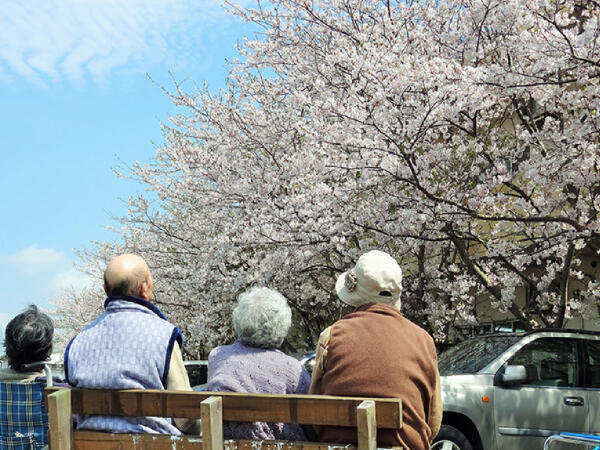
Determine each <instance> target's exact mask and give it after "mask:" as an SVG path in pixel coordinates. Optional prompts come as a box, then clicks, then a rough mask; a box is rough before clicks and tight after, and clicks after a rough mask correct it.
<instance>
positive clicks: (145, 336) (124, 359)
mask: <svg viewBox="0 0 600 450" xmlns="http://www.w3.org/2000/svg"><path fill="white" fill-rule="evenodd" d="M153 288H154V282H153V280H152V276H151V274H150V269H149V268H148V265H147V264H146V262H145V261H144V260H143V259H142V258H141V257H140V256H138V255H133V254H125V255H120V256H117V257H116V258H114V259H113V260H112V261H111V262H110V263H109V264H108V266H107V267H106V271H105V272H104V291H105V292H106V295H107V296H108V298H107V299H106V300H105V302H104V313H102V314H101V315H100V316H99V317H98V318H97V319H96V320H94V321H93V322H92V323H91V324H90V325H88V326H87V327H86V328H84V329H83V330H82V331H81V333H79V334H78V335H77V336H75V337H74V338H73V339H72V340H71V342H70V343H69V344H68V346H67V348H66V350H65V359H64V361H65V376H66V378H67V382H68V383H69V384H70V385H71V386H75V387H82V388H92V389H169V390H181V391H191V390H192V388H191V386H190V382H189V379H188V375H187V372H186V370H185V366H184V364H183V356H182V345H183V336H182V334H181V331H179V329H178V328H177V327H176V326H175V325H173V324H171V323H169V322H168V321H167V319H166V317H165V316H164V315H163V313H162V312H161V311H160V310H159V309H158V308H157V307H156V305H154V304H153V303H152V302H151V300H152V292H153ZM79 419H80V420H79V421H78V423H77V428H81V429H91V430H103V431H112V432H114V433H159V434H174V435H178V434H180V431H179V430H181V431H184V432H187V433H193V434H198V433H199V432H200V421H199V420H196V419H173V420H172V419H169V418H163V417H105V416H87V415H86V416H80V418H79Z"/></svg>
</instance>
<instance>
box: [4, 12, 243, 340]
mask: <svg viewBox="0 0 600 450" xmlns="http://www.w3.org/2000/svg"><path fill="white" fill-rule="evenodd" d="M250 2H251V1H250V0H243V1H237V2H236V3H238V4H239V3H242V4H243V3H250ZM0 30H1V31H0V102H1V108H0V131H1V135H2V139H1V141H0V169H1V173H2V176H0V192H1V195H2V203H1V205H2V214H1V216H0V217H1V220H0V286H2V289H1V290H0V330H3V328H4V325H5V323H6V322H7V321H8V320H10V318H11V317H12V316H14V315H15V314H16V313H18V312H19V311H20V310H22V309H23V308H24V307H25V306H26V305H27V304H28V303H35V304H38V305H40V306H42V307H46V308H50V307H51V305H50V303H49V300H50V299H51V298H53V297H54V296H56V295H57V294H58V293H59V292H60V291H61V290H62V289H64V288H67V287H69V286H75V287H77V286H81V285H82V284H84V283H87V282H89V281H88V280H86V279H85V277H83V276H82V274H80V273H78V272H77V271H76V270H75V268H74V266H73V263H74V262H77V257H76V254H75V252H74V250H75V249H81V248H83V247H86V246H88V245H89V244H90V243H91V242H92V241H97V240H99V241H102V240H112V239H114V235H113V234H112V233H111V232H109V231H108V230H106V228H105V227H106V226H109V225H116V222H115V221H114V220H113V217H116V216H121V215H124V214H125V212H126V205H125V202H126V200H127V198H128V197H129V196H130V195H132V194H134V193H135V192H137V191H138V190H139V187H138V186H137V185H136V184H135V183H134V182H132V181H126V180H122V179H118V178H116V177H115V176H114V175H113V173H112V170H113V169H114V168H115V167H118V166H119V165H121V164H122V163H121V161H122V162H123V163H125V164H128V163H132V162H135V161H148V160H150V158H152V156H153V154H154V151H155V150H154V143H157V144H160V143H161V142H162V137H161V131H160V123H161V122H166V121H167V119H168V116H169V114H172V113H174V112H175V109H174V107H173V106H172V105H171V103H170V102H169V99H168V98H167V96H166V95H165V94H164V92H162V91H161V89H160V88H159V87H158V86H157V85H156V84H154V83H152V82H151V81H150V80H149V79H148V78H147V76H146V74H147V73H148V74H150V76H151V77H152V78H153V79H154V80H155V81H156V82H157V83H159V84H162V85H165V86H167V87H169V86H172V85H171V84H170V83H171V81H170V80H171V78H170V75H169V71H171V72H172V73H173V76H174V77H175V78H176V79H178V80H185V79H187V78H191V80H188V81H186V82H185V84H184V86H187V87H188V88H189V89H192V87H193V83H194V82H195V83H197V84H201V83H202V82H203V81H206V82H207V83H208V85H209V88H210V89H213V90H216V89H219V88H221V87H222V86H223V84H224V83H223V81H224V79H225V77H226V74H227V68H226V63H225V59H226V58H227V59H232V58H234V57H235V56H236V54H237V52H236V50H235V44H236V42H239V41H241V39H242V38H243V36H252V29H251V27H250V26H248V25H246V24H243V23H241V22H240V21H239V20H238V19H236V18H233V17H232V16H230V15H227V14H226V13H225V12H224V10H223V8H222V7H221V0H45V1H44V2H31V1H27V0H17V1H11V2H4V3H3V5H2V8H0ZM2 335H3V331H2Z"/></svg>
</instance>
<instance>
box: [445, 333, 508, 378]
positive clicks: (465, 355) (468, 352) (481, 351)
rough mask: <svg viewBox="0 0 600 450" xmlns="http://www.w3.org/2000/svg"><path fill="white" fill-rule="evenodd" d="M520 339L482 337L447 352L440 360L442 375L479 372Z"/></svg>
mask: <svg viewBox="0 0 600 450" xmlns="http://www.w3.org/2000/svg"><path fill="white" fill-rule="evenodd" d="M519 339H520V337H519V336H515V335H505V336H482V337H478V338H474V339H469V340H467V341H464V342H461V343H460V344H458V345H456V346H454V347H452V348H450V349H448V350H446V351H445V352H444V353H442V354H441V355H440V356H439V358H438V367H439V371H440V375H442V376H443V375H462V374H473V373H477V372H479V371H480V370H481V369H483V368H484V367H485V366H487V365H488V364H489V363H491V362H492V361H493V360H494V359H496V358H497V357H498V356H499V355H500V354H501V353H502V352H504V351H505V350H506V349H508V348H509V347H510V346H511V345H513V344H514V343H515V342H517V341H518V340H519Z"/></svg>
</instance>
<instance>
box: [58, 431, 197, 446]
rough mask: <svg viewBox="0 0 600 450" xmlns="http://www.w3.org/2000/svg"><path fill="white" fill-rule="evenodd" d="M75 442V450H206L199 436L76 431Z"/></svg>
mask: <svg viewBox="0 0 600 450" xmlns="http://www.w3.org/2000/svg"><path fill="white" fill-rule="evenodd" d="M73 440H74V447H73V448H74V450H165V449H169V450H204V443H203V442H202V439H201V438H200V437H199V436H170V435H166V434H113V433H103V432H98V431H75V432H74V433H73ZM52 450H54V449H52Z"/></svg>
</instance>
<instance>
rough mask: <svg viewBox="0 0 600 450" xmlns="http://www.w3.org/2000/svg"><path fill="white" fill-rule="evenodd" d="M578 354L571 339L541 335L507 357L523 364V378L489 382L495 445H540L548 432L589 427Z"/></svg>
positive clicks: (517, 449) (515, 448) (527, 448)
mask: <svg viewBox="0 0 600 450" xmlns="http://www.w3.org/2000/svg"><path fill="white" fill-rule="evenodd" d="M578 355H579V351H578V345H577V340H576V339H569V338H559V337H540V338H539V339H535V340H533V341H531V342H530V343H528V344H527V345H525V346H524V347H523V348H522V349H520V350H519V351H518V352H517V353H515V355H514V356H513V357H512V358H510V359H509V360H508V362H507V364H508V365H522V366H525V369H526V372H527V380H526V381H525V382H524V383H523V384H521V385H518V386H507V385H502V384H501V383H496V386H494V419H495V424H496V443H497V448H498V449H511V450H521V449H522V450H533V449H542V448H543V445H544V440H545V439H546V437H547V436H549V435H550V434H552V433H553V432H556V431H571V432H586V431H587V430H588V417H587V413H588V405H587V391H586V390H585V389H583V388H582V372H580V370H579V368H580V363H581V362H580V361H579V357H578ZM503 370H504V369H503V368H502V369H500V371H503ZM497 378H498V377H497Z"/></svg>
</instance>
